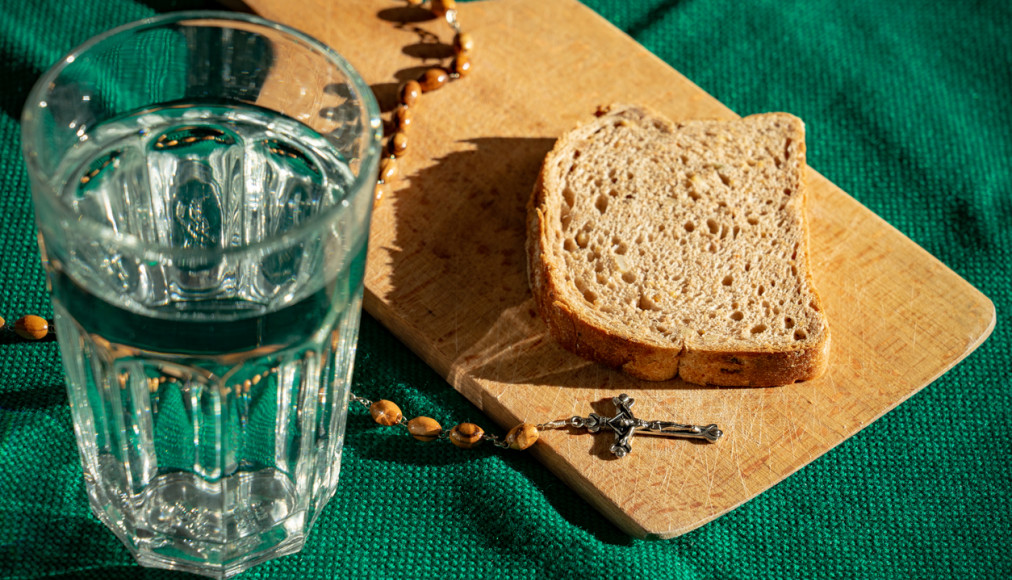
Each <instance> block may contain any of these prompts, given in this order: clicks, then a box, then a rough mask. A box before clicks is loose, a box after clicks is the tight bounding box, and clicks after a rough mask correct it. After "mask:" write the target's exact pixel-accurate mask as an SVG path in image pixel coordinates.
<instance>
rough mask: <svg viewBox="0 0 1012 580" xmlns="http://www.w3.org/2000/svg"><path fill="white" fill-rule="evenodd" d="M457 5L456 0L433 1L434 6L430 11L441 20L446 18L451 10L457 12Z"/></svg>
mask: <svg viewBox="0 0 1012 580" xmlns="http://www.w3.org/2000/svg"><path fill="white" fill-rule="evenodd" d="M456 9H457V3H456V2H455V1H454V0H432V5H431V6H430V8H429V10H432V13H433V14H435V15H436V16H439V17H440V18H442V17H444V16H446V13H447V12H449V11H450V10H456Z"/></svg>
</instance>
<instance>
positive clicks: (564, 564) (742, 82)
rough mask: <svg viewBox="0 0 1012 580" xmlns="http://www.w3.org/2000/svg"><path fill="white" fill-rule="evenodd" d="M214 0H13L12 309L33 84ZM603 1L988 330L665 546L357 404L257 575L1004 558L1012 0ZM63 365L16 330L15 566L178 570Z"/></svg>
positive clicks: (1, 35) (456, 406) (388, 381)
mask: <svg viewBox="0 0 1012 580" xmlns="http://www.w3.org/2000/svg"><path fill="white" fill-rule="evenodd" d="M356 1H358V0H356ZM361 1H364V0H361ZM378 1H379V2H381V3H383V2H385V0H378ZM200 4H201V3H200V2H195V1H193V2H191V1H186V2H172V1H166V0H138V1H134V0H104V1H99V2H84V1H81V0H67V1H65V2H62V1H56V0H48V1H42V2H38V3H35V2H29V1H25V0H0V50H2V59H0V67H2V69H3V74H2V77H0V85H2V87H3V89H2V92H0V108H2V112H0V136H2V139H0V147H2V148H3V149H2V152H3V155H0V192H2V196H0V216H2V218H3V221H2V223H3V226H2V227H0V252H2V257H3V259H2V260H0V314H2V315H3V316H5V317H6V318H8V320H11V319H13V318H16V317H17V316H20V315H21V314H24V313H32V312H35V313H40V314H46V315H48V314H50V313H51V310H50V307H49V304H48V299H47V296H46V294H45V290H44V279H43V273H42V270H41V267H40V265H39V260H38V257H37V249H36V245H35V240H34V236H33V226H32V210H31V204H30V201H29V186H28V181H27V176H26V172H25V168H24V165H23V163H22V161H21V157H20V150H19V147H20V136H19V127H18V118H19V116H20V110H21V105H22V103H23V101H24V99H25V95H26V94H27V91H28V89H29V88H30V86H31V84H32V83H33V82H34V80H35V79H36V78H37V77H38V76H39V75H40V74H41V72H42V71H43V70H44V69H45V68H47V67H48V66H49V65H50V64H52V63H53V62H54V61H55V60H56V59H57V58H59V56H60V55H61V54H62V53H64V52H65V51H67V50H69V49H70V48H71V47H73V46H74V45H76V44H78V43H79V42H81V41H83V40H84V39H85V38H87V37H89V36H91V35H93V34H95V33H97V32H100V31H101V30H104V29H106V28H109V27H111V26H113V25H116V24H121V23H125V22H128V21H131V20H135V19H137V18H141V17H144V16H149V15H151V14H153V13H154V12H156V11H164V10H170V9H176V8H180V7H193V6H200ZM590 4H591V6H592V7H593V8H594V9H595V10H597V11H599V12H600V13H601V14H602V15H604V16H605V17H606V18H608V19H609V20H611V21H612V22H614V23H615V24H616V25H618V26H619V27H621V28H622V29H623V30H625V31H627V32H628V33H629V34H631V35H632V36H633V37H635V38H636V39H637V40H638V41H640V42H641V43H643V44H644V45H645V46H646V47H647V48H648V49H650V50H651V51H653V52H654V53H656V54H658V55H659V56H660V57H661V58H663V59H664V60H666V61H667V62H669V63H670V64H671V65H672V66H674V67H675V68H676V69H678V70H679V71H681V72H682V73H684V74H685V75H686V76H688V77H689V78H690V79H692V80H693V81H695V82H696V83H697V84H699V85H700V86H702V87H703V88H704V89H706V90H707V91H709V92H710V93H711V94H713V95H714V96H716V97H717V98H718V99H720V100H721V101H723V102H724V103H725V104H727V105H728V106H730V107H731V108H732V109H733V110H735V111H736V112H738V113H740V114H749V113H755V112H762V111H771V110H783V111H790V112H793V113H795V114H797V115H799V116H800V117H802V118H803V119H805V121H806V122H807V127H808V159H809V162H810V163H811V165H812V166H813V167H815V168H816V169H818V170H819V171H820V172H822V173H823V174H825V175H826V176H827V177H829V179H831V180H832V181H834V182H835V183H836V184H838V185H839V186H841V187H842V188H843V189H844V190H846V191H848V192H849V193H851V194H852V195H853V196H855V197H856V198H857V199H858V200H860V201H861V202H862V203H864V204H865V205H867V206H868V207H870V208H871V209H872V210H873V211H875V212H876V213H878V214H879V215H881V216H882V217H884V218H885V219H886V220H887V221H888V222H890V223H891V224H893V225H895V226H896V227H897V228H899V229H900V230H901V231H903V232H904V233H905V234H907V235H908V236H909V237H911V238H912V239H913V240H914V241H915V242H917V243H918V244H920V245H921V246H923V247H924V248H925V249H927V250H928V251H929V252H931V253H932V254H934V255H935V256H937V257H938V258H939V259H941V260H942V261H943V262H945V263H946V264H948V265H949V266H950V267H951V268H953V269H954V270H955V271H957V272H958V273H959V274H961V275H962V276H963V277H965V278H966V279H967V280H969V281H970V282H971V283H972V284H973V285H975V286H976V287H977V288H979V289H980V290H981V291H983V292H984V293H985V294H986V295H987V296H989V297H990V298H991V299H992V300H993V301H994V303H995V305H996V307H997V310H998V324H997V328H996V330H995V331H994V334H993V336H992V337H991V338H990V339H989V340H988V341H987V342H986V343H985V344H984V345H983V347H981V348H980V349H979V350H978V351H976V352H975V353H973V354H972V355H971V356H970V357H969V358H968V359H967V360H966V361H964V362H963V363H962V364H960V365H959V366H958V367H956V368H955V369H954V370H953V371H951V372H949V373H948V374H946V375H945V376H943V377H942V378H940V379H939V380H937V381H935V383H933V384H932V385H930V386H929V387H927V388H926V389H924V390H923V391H922V392H921V393H919V394H918V395H916V396H914V397H913V398H912V399H910V400H909V401H908V402H906V403H904V404H903V405H901V406H900V407H899V408H898V409H897V410H895V411H893V412H892V413H890V414H888V415H887V416H886V417H884V418H883V419H882V420H880V421H878V422H876V423H875V424H873V425H871V426H869V427H868V428H866V429H865V430H864V431H862V432H861V433H859V434H858V435H857V436H855V437H854V438H852V439H850V440H848V441H846V442H845V443H843V444H842V445H840V446H839V447H837V448H836V449H834V450H833V451H831V452H830V453H828V454H827V455H825V456H824V457H822V458H820V459H818V460H816V461H815V462H814V463H812V464H811V465H809V466H808V467H806V468H804V469H803V470H802V471H801V472H800V473H798V474H796V475H794V476H792V477H790V478H789V479H788V480H786V481H785V482H783V483H781V484H779V485H777V486H776V487H774V488H773V489H772V490H770V491H768V492H766V493H765V494H763V495H761V496H760V497H758V498H756V499H754V500H752V501H751V502H749V503H747V504H746V505H744V506H742V507H740V508H739V509H737V510H735V511H734V512H732V513H730V514H728V515H726V516H724V517H722V518H720V519H718V520H716V521H714V522H712V523H710V524H707V525H706V526H704V527H702V528H700V529H698V530H696V531H694V532H691V533H689V534H686V535H685V536H683V537H680V538H676V539H674V540H668V541H653V542H650V541H641V540H636V539H631V538H629V537H627V536H625V535H623V534H622V533H621V532H619V531H618V530H617V529H616V528H614V527H613V526H612V525H611V524H610V523H608V522H607V521H606V520H604V519H603V518H601V517H600V516H599V515H598V514H597V513H596V512H595V511H594V510H593V509H592V508H590V506H588V505H587V504H586V503H584V502H583V501H582V500H581V499H580V498H579V497H578V496H577V495H576V494H575V493H574V492H572V491H571V490H570V489H568V488H567V487H566V486H564V485H563V484H562V483H561V482H560V481H558V480H557V479H556V478H555V477H554V476H552V475H551V474H549V473H548V472H546V471H545V470H544V469H543V468H542V467H541V465H540V464H539V463H537V462H536V461H535V460H533V459H531V458H530V457H529V456H527V455H524V454H517V453H508V454H504V453H499V452H496V451H495V450H493V449H481V450H476V451H472V452H462V451H460V450H458V449H456V448H453V447H452V446H449V445H439V444H430V445H421V444H415V443H414V442H412V441H410V440H406V439H404V438H401V437H397V436H395V435H393V434H391V433H390V431H388V430H387V429H384V428H382V427H379V426H376V425H375V424H373V423H372V422H371V421H370V420H369V419H368V418H367V417H366V416H365V415H363V414H362V413H360V412H358V411H356V412H355V413H356V414H354V416H352V417H351V419H350V420H349V425H348V433H347V443H346V446H345V454H344V459H343V468H342V474H341V484H340V486H339V489H338V492H337V495H336V496H335V497H334V499H333V500H332V502H331V504H330V505H329V507H328V508H327V510H326V511H325V513H324V514H323V516H322V517H321V518H320V520H319V521H318V522H317V524H316V528H315V530H314V531H313V533H312V535H311V537H310V539H309V542H308V544H307V546H306V548H305V550H304V551H303V552H302V553H301V554H299V555H296V556H291V557H286V558H283V559H281V560H279V561H275V562H270V563H268V564H265V565H262V566H260V567H258V568H256V569H254V570H253V571H251V572H249V573H247V575H246V577H249V578H284V577H302V578H342V577H356V578H358V577H361V578H383V577H388V578H389V577H418V576H422V577H439V578H458V577H459V578H464V577H466V578H484V577H545V578H552V577H569V576H571V577H585V576H586V577H598V576H601V577H636V578H639V577H642V578H712V577H719V578H725V577H726V578H780V577H845V578H850V577H853V578H886V577H899V578H938V577H960V578H1008V577H1012V555H1010V552H1012V501H1010V499H1009V497H1010V492H1012V469H1010V468H1012V465H1010V463H1012V462H1010V458H1009V456H1010V451H1012V444H1010V442H1012V433H1010V427H1012V416H1010V410H1012V398H1010V388H1009V386H1008V372H1009V370H1008V369H1009V368H1010V367H1012V356H1010V354H1009V347H1010V336H1012V332H1010V326H1009V322H1010V319H1009V317H1008V316H1007V312H1008V311H1009V309H1010V307H1012V297H1010V285H1009V278H1010V276H1009V270H1010V269H1009V265H1008V262H1009V259H1010V258H1012V253H1010V248H1012V3H1009V2H1007V1H1006V0H994V1H978V2H973V3H969V2H964V3H956V2H928V1H920V2H918V1H916V0H893V1H891V2H876V1H868V0H852V1H849V2H837V1H834V0H812V1H810V2H797V3H795V2H783V1H771V0H760V1H755V2H734V1H730V0H693V1H686V2H672V1H666V0H660V1H659V0H649V1H641V2H631V3H627V2H626V0H592V1H591V2H590ZM391 50H393V49H391ZM355 376H356V379H355V385H354V390H355V391H356V392H358V393H359V394H361V395H364V396H369V397H372V398H383V397H385V398H390V399H394V400H396V401H399V402H401V403H402V406H403V407H404V408H405V409H406V410H410V411H409V412H411V413H414V414H427V415H430V416H432V417H435V418H436V419H438V420H439V421H440V422H442V423H443V424H454V423H456V422H459V421H462V420H474V421H476V422H479V423H484V424H486V425H488V424H489V422H488V420H487V419H485V418H483V417H482V416H481V414H480V413H479V412H478V411H477V410H476V409H475V408H474V407H472V406H471V405H470V404H469V403H467V402H466V401H465V400H464V399H463V397H461V396H460V395H458V394H457V393H456V392H454V391H453V390H451V389H450V388H448V387H447V386H446V384H445V383H444V382H443V381H442V380H441V379H440V378H439V377H438V376H437V375H436V374H435V373H433V372H432V371H431V370H429V369H428V368H427V367H426V366H425V365H424V364H423V363H422V362H421V361H420V360H419V359H418V358H417V357H415V356H414V355H413V354H411V353H410V352H409V351H408V350H407V349H406V348H405V347H404V346H403V345H401V344H400V343H399V342H398V341H397V340H396V339H394V338H393V337H392V336H391V335H390V334H389V333H388V332H387V331H386V330H385V329H384V328H383V327H381V326H380V325H379V324H378V323H377V322H376V321H374V320H372V319H371V318H369V317H368V316H365V318H364V320H363V328H362V339H361V345H360V347H359V354H358V361H357V368H356V375H355ZM62 380H63V379H62V375H61V370H60V366H59V359H58V355H57V350H56V345H55V344H54V343H42V344H16V345H11V344H7V345H0V577H3V578H32V577H42V576H47V577H65V578H71V577H73V578H103V579H104V578H138V577H141V578H149V577H150V578H169V577H172V576H178V574H172V573H169V572H163V571H157V570H143V569H140V568H138V567H137V566H136V565H135V564H134V563H133V561H132V559H131V557H130V556H129V554H128V553H127V551H126V549H125V548H123V547H122V546H121V545H120V543H119V542H118V541H117V540H116V539H115V538H114V537H113V536H112V534H110V533H108V532H107V531H106V530H105V529H104V528H103V526H102V525H101V524H100V523H99V522H98V520H96V519H95V518H94V517H93V516H92V515H91V514H90V513H89V511H88V508H87V503H86V499H85V494H84V490H83V484H82V481H81V473H80V465H79V463H78V460H77V450H76V447H75V444H74V437H73V430H72V427H71V421H70V413H69V409H68V405H67V396H66V393H65V391H64V387H63V384H62Z"/></svg>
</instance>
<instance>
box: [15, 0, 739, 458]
mask: <svg viewBox="0 0 1012 580" xmlns="http://www.w3.org/2000/svg"><path fill="white" fill-rule="evenodd" d="M424 2H425V0H407V3H408V5H410V6H413V7H417V8H419V9H422V8H421V6H422V5H423V3H424ZM427 8H428V10H430V11H431V12H432V13H433V14H434V15H435V16H436V17H437V18H444V19H445V20H446V22H447V23H448V24H449V25H450V27H451V28H452V29H453V31H454V32H455V35H454V37H453V52H454V58H453V60H452V62H451V64H450V66H449V67H446V68H444V67H442V66H435V67H432V68H429V69H428V70H426V71H425V72H424V73H423V74H422V75H421V76H420V77H419V78H418V80H409V81H407V82H405V83H403V84H402V85H401V87H400V90H399V91H398V101H399V103H398V105H397V107H396V109H394V112H393V114H392V123H391V126H392V130H391V131H390V136H389V138H388V140H387V144H386V147H385V149H384V155H385V156H384V157H383V159H382V160H381V161H380V169H379V178H378V180H377V183H376V187H375V189H374V204H379V203H381V202H382V200H383V198H384V197H385V196H386V195H387V194H389V192H390V183H391V181H393V180H394V179H395V178H396V177H397V175H398V167H397V160H398V159H399V158H400V157H402V156H404V154H405V153H406V152H407V149H408V131H409V129H410V127H411V124H412V117H413V111H412V110H413V108H416V107H417V106H418V102H419V98H420V97H421V95H423V94H425V93H429V92H432V91H435V90H437V89H440V88H442V87H443V86H444V85H446V84H447V83H449V82H451V81H456V80H459V79H461V78H463V77H465V76H467V75H468V74H469V73H470V71H471V58H470V55H471V51H472V50H473V49H474V40H473V39H472V38H471V35H470V34H468V33H467V32H464V31H463V30H462V29H461V26H460V21H459V20H458V19H457V9H456V3H455V2H454V0H429V1H428V4H427ZM52 326H53V325H52V324H51V323H50V322H49V321H48V320H46V319H44V318H42V317H40V316H36V315H28V316H23V317H21V318H19V319H18V320H17V321H16V322H15V324H14V325H13V327H10V326H8V325H7V324H6V322H5V320H4V319H3V317H0V342H7V341H9V340H12V339H13V340H17V339H20V340H27V341H35V340H54V339H55V333H54V332H53V329H52ZM247 382H250V381H247ZM246 388H247V389H248V388H249V386H248V385H247V387H246ZM350 398H351V401H353V402H355V403H358V404H359V405H362V406H364V407H366V408H367V409H368V410H369V414H370V415H371V416H372V418H373V420H374V421H376V423H378V424H380V425H385V426H399V427H403V428H406V429H407V432H408V433H409V434H410V435H411V436H412V437H414V438H415V439H417V440H419V441H434V440H437V439H440V440H442V439H449V440H450V442H451V443H453V444H454V445H456V446H457V447H460V448H463V449H470V448H472V447H475V446H477V445H479V444H480V443H482V442H483V441H488V442H489V443H491V444H493V445H495V446H496V447H501V448H504V449H516V450H524V449H527V448H529V447H531V446H532V445H534V443H535V442H536V441H537V440H538V437H539V434H540V432H541V431H544V430H546V429H561V428H572V429H586V430H587V431H589V432H591V433H597V432H599V431H611V432H612V433H613V434H614V443H613V444H612V446H611V452H612V453H613V454H614V455H615V456H616V457H624V456H625V455H627V454H629V453H630V452H631V451H632V445H631V440H632V438H633V435H635V434H636V433H637V432H643V433H649V434H654V435H666V436H674V437H687V438H693V439H705V440H706V441H710V442H713V441H716V440H717V439H719V438H720V437H721V435H723V432H722V431H721V430H720V429H719V428H718V427H717V426H716V425H713V424H710V425H686V424H682V423H674V422H669V421H646V420H643V419H640V418H637V417H636V416H634V415H633V413H632V406H633V403H635V399H633V398H631V397H629V396H628V395H626V394H621V395H619V396H617V397H614V398H613V399H612V404H614V406H615V409H616V413H615V415H614V416H612V417H605V416H601V415H598V414H596V413H591V414H590V416H589V417H580V416H573V417H570V418H568V419H560V420H556V421H549V422H547V423H539V424H532V423H520V424H518V425H516V426H515V427H513V428H512V429H510V430H509V432H508V433H507V434H506V436H505V437H503V438H501V437H498V436H496V435H493V434H490V433H486V432H485V430H484V429H482V428H481V427H479V426H478V425H476V424H474V423H460V424H458V425H456V426H454V427H453V428H452V429H450V430H449V431H446V430H444V429H443V428H442V426H441V425H440V424H439V423H438V422H437V421H436V420H435V419H432V418H431V417H415V418H414V419H411V420H406V419H405V417H404V415H403V413H402V412H401V410H400V408H399V407H398V406H397V405H396V404H395V403H393V402H392V401H387V400H379V401H370V400H369V399H366V398H363V397H359V396H357V395H355V394H354V393H351V394H350Z"/></svg>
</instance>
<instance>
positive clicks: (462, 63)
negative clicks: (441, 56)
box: [450, 53, 471, 77]
mask: <svg viewBox="0 0 1012 580" xmlns="http://www.w3.org/2000/svg"><path fill="white" fill-rule="evenodd" d="M450 72H452V73H453V74H455V75H457V76H459V77H466V76H467V75H469V74H470V73H471V58H470V57H469V56H467V55H466V54H464V53H460V54H458V55H457V57H456V58H454V59H453V62H452V63H450Z"/></svg>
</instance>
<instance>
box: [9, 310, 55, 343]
mask: <svg viewBox="0 0 1012 580" xmlns="http://www.w3.org/2000/svg"><path fill="white" fill-rule="evenodd" d="M14 332H16V333H17V334H18V336H20V337H21V338H23V339H25V340H41V339H43V338H46V335H47V334H49V323H48V322H46V319H45V318H42V317H41V316H35V315H34V314H29V315H28V316H22V317H21V318H19V319H18V320H17V322H15V323H14Z"/></svg>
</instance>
